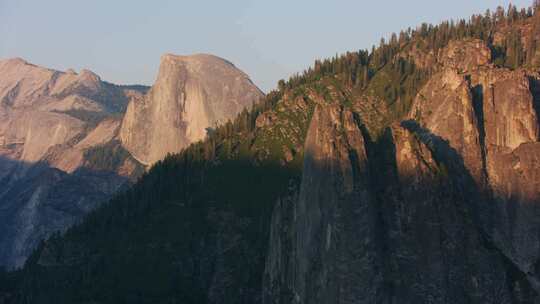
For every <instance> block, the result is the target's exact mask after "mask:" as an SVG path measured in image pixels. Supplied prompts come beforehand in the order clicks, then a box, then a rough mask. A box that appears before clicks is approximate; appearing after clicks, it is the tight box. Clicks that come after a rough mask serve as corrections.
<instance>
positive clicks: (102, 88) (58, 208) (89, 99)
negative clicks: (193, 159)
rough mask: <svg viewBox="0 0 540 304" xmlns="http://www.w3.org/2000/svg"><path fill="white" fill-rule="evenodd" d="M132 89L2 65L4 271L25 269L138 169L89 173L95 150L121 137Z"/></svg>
mask: <svg viewBox="0 0 540 304" xmlns="http://www.w3.org/2000/svg"><path fill="white" fill-rule="evenodd" d="M131 95H135V96H136V95H141V93H140V92H139V91H137V90H132V89H130V88H129V87H125V88H123V87H119V86H115V85H112V84H109V83H106V82H103V81H101V80H100V78H99V77H98V76H97V75H95V74H94V73H92V72H90V71H88V70H83V71H81V73H80V74H77V73H75V72H73V71H68V72H59V71H55V70H50V69H46V68H42V67H39V66H35V65H32V64H30V63H28V62H26V61H24V60H22V59H18V58H17V59H9V60H2V61H0V118H1V119H0V168H1V169H2V170H0V181H1V185H0V219H1V220H0V222H1V224H0V231H1V232H0V266H5V267H7V268H12V267H19V266H22V264H23V263H24V261H25V259H26V257H27V256H28V255H29V254H30V253H31V251H32V250H33V248H34V247H35V246H36V245H37V244H38V243H39V242H40V241H41V240H42V239H43V238H45V237H47V236H48V235H49V234H50V233H52V232H54V231H63V230H65V229H66V228H67V227H69V226H71V225H72V224H73V223H75V222H76V221H77V220H78V219H79V218H81V217H82V216H83V215H84V214H86V213H88V212H89V211H90V210H92V209H94V208H95V207H96V206H97V204H98V203H99V202H101V201H103V200H105V199H107V198H108V197H109V196H110V195H111V194H112V193H114V192H116V191H117V190H118V189H119V188H120V187H121V185H123V184H124V183H125V182H126V181H127V179H128V178H129V177H130V176H131V174H132V173H134V172H135V170H136V166H138V165H137V164H135V162H134V160H130V159H129V158H126V159H125V160H124V161H125V162H126V164H127V163H131V164H135V166H134V167H133V166H132V170H127V171H123V172H121V174H120V172H119V171H118V172H115V169H114V168H109V170H104V171H102V172H97V171H94V170H91V169H90V168H87V167H86V166H85V163H86V162H87V160H86V157H87V156H88V155H87V154H88V151H90V150H92V149H94V148H96V147H99V146H101V145H103V144H105V143H107V142H110V141H111V140H113V138H115V137H116V135H117V133H118V129H119V125H120V121H119V120H118V119H117V118H115V117H116V116H117V115H118V114H121V113H123V111H125V108H126V105H127V102H128V98H129V96H131Z"/></svg>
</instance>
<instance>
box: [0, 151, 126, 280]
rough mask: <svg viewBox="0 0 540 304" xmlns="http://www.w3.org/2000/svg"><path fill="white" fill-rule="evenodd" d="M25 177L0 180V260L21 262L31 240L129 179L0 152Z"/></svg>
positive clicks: (62, 225)
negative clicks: (13, 157) (25, 160)
mask: <svg viewBox="0 0 540 304" xmlns="http://www.w3.org/2000/svg"><path fill="white" fill-rule="evenodd" d="M6 163H11V167H13V168H14V170H17V169H22V168H23V167H26V169H25V170H26V174H25V175H24V177H20V178H15V177H13V175H12V176H8V177H5V178H3V179H1V180H0V182H1V183H2V184H3V185H2V187H1V188H0V189H1V191H0V231H2V233H1V234H0V261H1V262H2V265H3V266H6V267H7V268H8V269H9V268H12V267H21V266H23V265H24V262H25V261H26V258H27V257H28V256H29V255H30V254H31V253H32V251H33V250H34V249H35V248H36V246H37V245H38V244H39V243H40V242H41V241H42V240H44V239H46V238H47V237H48V236H49V235H50V234H51V233H53V232H63V231H65V230H66V229H67V228H69V227H71V226H72V225H73V224H75V223H77V222H78V221H79V220H80V219H81V218H82V217H83V216H84V215H86V214H87V213H88V212H90V211H91V210H93V209H95V208H96V207H97V206H98V205H99V203H100V202H102V201H104V200H106V199H108V198H109V197H110V196H111V195H112V194H113V193H115V192H117V191H118V190H119V189H121V188H122V186H125V185H126V183H127V182H128V179H127V178H126V177H122V176H119V175H117V174H116V173H114V172H111V171H94V170H91V169H88V168H79V169H77V170H76V171H74V172H73V173H66V172H64V171H61V170H58V169H56V168H51V167H49V166H48V165H47V164H46V163H37V164H28V163H26V164H25V163H22V162H14V161H13V160H9V159H3V158H0V164H6Z"/></svg>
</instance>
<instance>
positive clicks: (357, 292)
mask: <svg viewBox="0 0 540 304" xmlns="http://www.w3.org/2000/svg"><path fill="white" fill-rule="evenodd" d="M367 177H368V169H367V156H366V151H365V148H364V141H363V137H362V134H361V132H360V129H359V126H358V124H357V122H356V121H355V120H354V118H353V114H352V112H350V111H348V110H344V109H342V108H341V107H340V106H337V105H335V106H317V108H316V110H315V113H314V114H313V118H312V121H311V124H310V127H309V131H308V135H307V139H306V144H305V161H304V172H303V178H302V184H301V188H300V192H299V197H298V200H297V201H296V203H294V205H291V199H284V200H283V202H282V203H280V205H278V207H279V206H281V204H285V205H283V206H282V207H280V208H279V209H276V210H275V211H274V221H275V222H274V224H288V223H290V225H291V226H292V227H290V228H289V229H291V232H289V233H288V234H287V235H289V236H292V237H289V238H288V237H287V236H286V235H283V234H282V233H280V232H279V229H281V228H280V227H279V226H276V227H272V229H275V230H272V231H273V232H272V236H271V244H270V248H271V250H272V253H271V254H270V256H269V257H268V259H267V271H266V275H265V285H266V286H265V288H264V292H263V300H264V301H265V303H336V302H339V303H342V302H348V301H350V300H352V299H364V300H363V301H364V302H365V303H370V302H373V301H374V299H376V289H377V286H378V283H379V282H380V281H379V280H380V272H379V270H378V268H377V265H378V264H377V255H376V251H375V249H374V248H375V246H376V245H375V239H374V237H373V236H374V234H375V232H374V229H375V216H374V209H373V207H374V206H373V198H372V197H371V195H370V193H369V191H368V187H367V181H368V179H367ZM293 197H294V195H293ZM278 207H276V208H278ZM290 208H293V210H294V212H293V213H289V212H290V211H288V210H291V209H290ZM288 214H294V220H292V219H291V216H290V215H288ZM281 216H283V218H280V217H281ZM276 221H277V222H276ZM351 239H357V240H358V241H356V242H351V241H350V240H351ZM289 248H291V249H289ZM274 267H277V268H274ZM287 267H290V270H289V271H292V272H287V273H283V272H281V270H284V269H286V268H287ZM282 283H283V284H282Z"/></svg>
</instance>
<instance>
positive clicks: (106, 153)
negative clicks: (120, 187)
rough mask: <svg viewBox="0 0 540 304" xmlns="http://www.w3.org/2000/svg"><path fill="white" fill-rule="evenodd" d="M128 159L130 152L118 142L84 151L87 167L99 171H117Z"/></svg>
mask: <svg viewBox="0 0 540 304" xmlns="http://www.w3.org/2000/svg"><path fill="white" fill-rule="evenodd" d="M128 157H130V154H129V152H128V151H126V150H125V149H124V148H123V147H122V144H121V143H120V142H119V141H117V140H113V141H110V142H108V143H106V144H104V145H100V146H95V147H92V148H90V149H88V150H86V151H84V159H85V161H86V163H85V165H86V166H87V167H88V168H90V169H93V170H97V171H101V170H116V169H117V168H119V167H120V166H121V165H122V164H123V163H124V161H125V160H126V158H128Z"/></svg>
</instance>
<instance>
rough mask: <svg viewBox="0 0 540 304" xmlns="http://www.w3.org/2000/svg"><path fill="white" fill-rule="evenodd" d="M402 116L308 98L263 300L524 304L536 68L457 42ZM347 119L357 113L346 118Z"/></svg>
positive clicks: (530, 278) (537, 253)
mask: <svg viewBox="0 0 540 304" xmlns="http://www.w3.org/2000/svg"><path fill="white" fill-rule="evenodd" d="M437 61H438V62H439V63H440V64H441V67H440V69H437V72H436V73H434V74H433V75H432V76H431V77H430V79H429V81H427V83H426V84H425V85H424V87H423V88H422V89H421V90H420V92H419V93H418V95H417V96H416V98H415V100H414V103H413V105H412V108H411V111H410V113H409V115H408V117H406V119H405V120H404V121H402V122H401V123H397V124H394V125H392V126H391V127H389V128H388V129H387V130H386V132H385V133H384V135H382V136H380V137H379V138H376V139H371V138H370V137H369V135H368V133H367V132H361V130H364V127H363V125H362V121H363V120H364V117H363V115H364V113H363V109H364V108H366V106H362V105H358V106H356V105H353V107H352V109H355V111H358V112H355V113H352V112H350V110H348V109H345V108H340V107H339V106H335V105H324V106H319V107H318V108H317V109H316V111H315V113H314V114H313V118H312V120H311V125H310V127H309V130H308V133H307V139H306V144H305V158H304V170H303V177H302V182H301V187H300V189H299V191H297V192H296V194H293V195H290V196H288V197H284V198H282V199H280V200H279V201H278V203H277V204H276V207H275V209H274V214H273V220H272V226H271V229H270V231H271V233H270V243H269V248H270V249H269V253H268V256H267V264H266V270H265V274H264V286H263V302H264V303H465V302H471V303H533V302H534V301H536V300H537V299H538V294H540V284H539V283H540V281H539V279H540V272H539V271H538V263H539V262H540V240H539V237H540V225H539V223H538V218H540V213H539V210H540V208H539V206H540V190H539V189H540V188H539V187H538V185H539V182H540V143H539V142H538V139H539V121H538V117H537V105H538V95H537V93H536V92H538V90H537V85H536V84H537V80H536V79H537V77H536V76H535V75H530V74H527V72H526V71H520V70H517V71H510V70H507V69H504V68H496V67H494V66H493V65H491V63H490V61H491V57H490V52H489V49H488V48H487V47H486V46H485V45H484V44H482V43H481V42H479V41H476V40H467V41H461V42H460V41H455V42H452V43H450V44H449V46H448V47H447V48H445V49H443V50H441V51H440V52H439V58H438V60H437ZM353 118H354V119H353Z"/></svg>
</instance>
